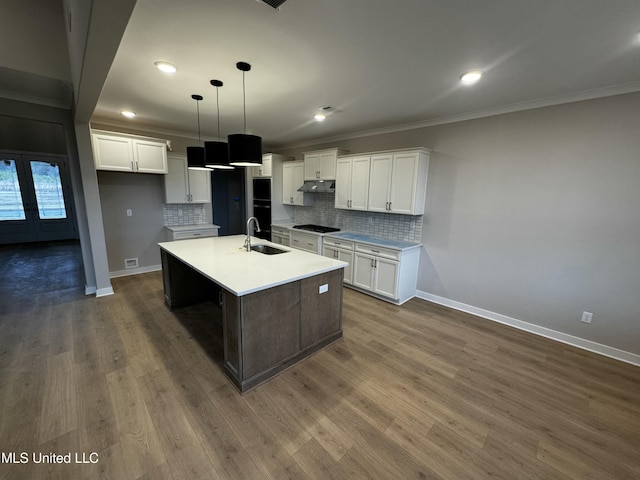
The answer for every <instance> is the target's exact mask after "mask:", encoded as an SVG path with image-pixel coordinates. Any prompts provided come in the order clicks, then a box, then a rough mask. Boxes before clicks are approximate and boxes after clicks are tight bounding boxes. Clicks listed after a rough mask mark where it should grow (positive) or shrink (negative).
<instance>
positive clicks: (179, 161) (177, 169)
mask: <svg viewBox="0 0 640 480" xmlns="http://www.w3.org/2000/svg"><path fill="white" fill-rule="evenodd" d="M167 169H168V173H167V175H165V176H164V201H165V203H187V202H188V201H189V197H188V191H187V159H186V158H176V157H170V158H168V159H167Z"/></svg>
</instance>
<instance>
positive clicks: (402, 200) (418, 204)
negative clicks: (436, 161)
mask: <svg viewBox="0 0 640 480" xmlns="http://www.w3.org/2000/svg"><path fill="white" fill-rule="evenodd" d="M428 171H429V151H428V150H426V149H416V150H403V151H400V152H385V153H384V154H377V155H372V156H371V174H370V177H369V203H368V207H367V209H368V210H369V211H372V212H387V213H401V214H406V215H422V214H424V202H425V198H426V192H427V174H428Z"/></svg>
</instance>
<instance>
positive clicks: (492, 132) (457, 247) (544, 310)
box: [282, 93, 640, 354]
mask: <svg viewBox="0 0 640 480" xmlns="http://www.w3.org/2000/svg"><path fill="white" fill-rule="evenodd" d="M639 112H640V93H634V94H628V95H620V96H614V97H608V98H601V99H597V100H591V101H584V102H578V103H571V104H565V105H559V106H554V107H547V108H541V109H535V110H528V111H523V112H517V113H512V114H505V115H499V116H494V117H488V118H483V119H478V120H470V121H465V122H459V123H452V124H446V125H440V126H435V127H427V128H421V129H415V130H410V131H404V132H397V133H389V134H381V135H374V136H365V137H360V138H355V139H352V140H345V141H341V142H332V143H330V144H327V143H324V144H319V145H314V146H305V147H304V149H302V150H311V149H315V148H324V147H329V146H336V147H341V148H346V149H348V150H350V151H351V152H352V153H358V152H367V151H375V150H388V149H394V148H403V147H414V146H425V147H428V148H431V149H432V150H433V153H432V156H431V162H430V168H429V182H428V189H427V200H426V212H427V213H426V215H425V218H424V222H423V231H422V242H423V243H424V248H423V251H422V255H421V264H420V272H419V280H418V289H419V290H421V291H423V292H426V293H428V294H430V295H435V296H438V297H443V298H445V299H449V300H452V301H456V302H461V303H463V304H467V305H471V306H474V307H477V308H480V309H484V310H487V311H489V312H495V313H497V314H500V315H505V316H508V317H511V318H514V319H517V320H521V321H524V322H529V323H531V324H534V325H537V326H540V327H545V328H549V329H552V330H555V331H557V332H562V333H564V334H568V335H573V336H576V337H579V338H581V339H585V340H588V341H591V342H596V343H599V344H603V345H606V346H609V347H612V348H616V349H620V350H623V351H626V352H630V353H633V354H640V295H639V294H638V292H639V291H640V180H639V179H640V134H639V132H640V114H639ZM282 153H287V154H296V153H297V154H299V152H298V151H296V150H289V151H286V150H283V151H282ZM583 310H586V311H590V312H593V314H594V316H593V323H592V324H591V325H587V324H584V323H581V322H580V321H579V319H580V316H581V314H582V311H583Z"/></svg>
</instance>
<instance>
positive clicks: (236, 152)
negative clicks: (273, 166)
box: [227, 62, 262, 167]
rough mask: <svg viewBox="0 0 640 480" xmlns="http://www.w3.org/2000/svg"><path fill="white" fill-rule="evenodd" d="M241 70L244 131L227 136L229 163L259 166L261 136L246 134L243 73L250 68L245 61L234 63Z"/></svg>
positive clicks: (239, 165)
mask: <svg viewBox="0 0 640 480" xmlns="http://www.w3.org/2000/svg"><path fill="white" fill-rule="evenodd" d="M236 68H237V69H238V70H240V71H241V72H242V102H243V107H244V133H242V134H241V133H236V134H232V135H229V136H228V137H227V139H228V141H229V163H230V165H233V166H235V167H259V166H261V165H262V137H258V136H257V135H247V102H246V99H245V84H244V74H245V72H248V71H249V70H251V65H249V64H248V63H245V62H238V63H236Z"/></svg>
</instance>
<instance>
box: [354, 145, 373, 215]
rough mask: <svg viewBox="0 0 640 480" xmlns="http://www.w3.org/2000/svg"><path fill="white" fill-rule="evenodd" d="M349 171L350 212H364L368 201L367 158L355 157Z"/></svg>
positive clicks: (368, 163)
mask: <svg viewBox="0 0 640 480" xmlns="http://www.w3.org/2000/svg"><path fill="white" fill-rule="evenodd" d="M352 161H353V166H352V169H351V188H350V191H351V198H350V200H351V202H350V208H351V209H352V210H366V209H367V203H368V201H369V166H370V158H369V157H356V158H353V159H352Z"/></svg>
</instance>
